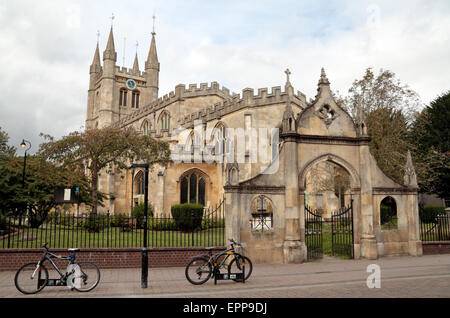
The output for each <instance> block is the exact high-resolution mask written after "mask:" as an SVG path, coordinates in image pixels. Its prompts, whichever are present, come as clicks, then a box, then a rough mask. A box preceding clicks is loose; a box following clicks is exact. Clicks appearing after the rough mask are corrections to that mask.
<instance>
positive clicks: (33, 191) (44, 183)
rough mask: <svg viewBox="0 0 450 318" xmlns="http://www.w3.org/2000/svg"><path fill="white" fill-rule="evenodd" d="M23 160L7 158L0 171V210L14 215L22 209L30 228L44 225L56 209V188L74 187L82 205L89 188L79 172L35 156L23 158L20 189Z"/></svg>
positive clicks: (85, 179)
mask: <svg viewBox="0 0 450 318" xmlns="http://www.w3.org/2000/svg"><path fill="white" fill-rule="evenodd" d="M22 169H23V159H22V158H20V157H11V158H9V159H8V160H5V161H4V164H3V165H2V167H1V168H0V174H1V178H0V209H1V210H3V211H4V212H10V213H11V212H12V213H13V214H18V213H19V212H23V211H21V210H22V209H24V207H26V212H27V216H28V220H29V222H30V225H31V226H32V227H38V226H39V225H41V224H42V222H44V221H45V219H46V218H47V216H48V213H49V211H50V210H51V209H52V208H54V207H56V206H57V204H56V203H55V201H54V198H53V196H54V190H55V187H56V186H72V185H77V186H78V187H79V188H80V190H81V191H80V193H81V195H82V201H86V199H88V198H89V197H87V195H86V194H87V193H88V190H89V184H88V182H87V178H86V177H85V176H84V174H83V173H82V171H79V170H78V171H76V170H72V169H67V168H65V167H62V166H57V165H55V164H53V163H51V162H47V161H45V160H43V159H42V158H41V157H39V156H29V157H27V169H26V175H25V183H24V185H25V186H22V173H23V170H22Z"/></svg>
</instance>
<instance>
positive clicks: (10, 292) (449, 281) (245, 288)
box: [0, 254, 450, 299]
mask: <svg viewBox="0 0 450 318" xmlns="http://www.w3.org/2000/svg"><path fill="white" fill-rule="evenodd" d="M370 264H377V265H379V266H380V269H381V286H380V287H381V288H368V287H367V279H368V277H369V275H370V274H371V273H368V272H367V267H368V266H369V265H370ZM14 274H15V272H13V271H0V298H17V297H24V298H37V297H51V298H55V297H58V298H60V297H61V298H68V297H70V298H71V297H89V298H93V297H97V298H103V297H108V298H111V297H113V298H114V297H120V298H129V297H139V298H144V297H153V298H157V297H160V298H178V297H180V298H236V299H241V298H247V297H251V298H301V297H314V298H315V297H320V298H334V297H358V298H360V297H375V298H380V297H383V298H384V297H389V298H390V297H407V298H409V297H426V298H428V297H432V298H438V297H439V298H450V254H447V255H427V256H422V257H409V256H404V257H384V258H380V259H378V260H341V259H335V258H328V257H326V258H324V259H322V260H319V261H314V262H308V263H304V264H275V265H268V264H254V266H253V273H252V276H251V278H250V279H249V280H248V281H246V282H245V284H242V283H235V282H233V281H218V282H217V285H214V281H213V280H209V281H208V282H207V283H205V284H203V285H200V286H194V285H192V284H190V283H189V282H188V281H187V280H186V278H185V276H184V268H182V267H175V268H151V269H149V282H148V288H146V289H142V288H141V283H140V275H141V272H140V269H103V270H101V281H100V284H99V285H98V286H97V288H96V289H94V290H93V291H91V292H89V293H78V292H76V291H70V290H69V289H68V288H67V287H46V288H45V289H44V290H43V291H41V292H40V293H38V294H36V295H31V296H27V295H22V294H21V293H20V292H19V291H17V290H16V288H15V286H14V281H13V280H14ZM54 277H55V278H56V276H54V274H53V275H52V273H50V278H54Z"/></svg>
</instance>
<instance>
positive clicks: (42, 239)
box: [0, 203, 226, 249]
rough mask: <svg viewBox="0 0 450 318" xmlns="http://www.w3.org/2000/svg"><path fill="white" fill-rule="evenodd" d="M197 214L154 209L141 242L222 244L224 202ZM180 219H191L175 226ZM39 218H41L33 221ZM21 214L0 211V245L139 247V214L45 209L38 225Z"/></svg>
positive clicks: (150, 244)
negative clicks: (85, 213)
mask: <svg viewBox="0 0 450 318" xmlns="http://www.w3.org/2000/svg"><path fill="white" fill-rule="evenodd" d="M205 211H207V213H204V215H203V216H202V217H199V218H195V217H189V218H186V219H182V218H181V219H179V220H178V221H177V220H175V219H174V218H172V217H171V216H170V215H154V216H151V217H148V219H147V229H146V230H147V240H148V241H147V246H148V247H149V248H150V247H153V248H166V247H206V246H225V245H226V243H225V220H224V204H223V203H221V204H219V205H218V206H216V207H215V209H209V210H205ZM180 222H184V223H188V224H192V226H191V228H188V229H186V226H183V230H180V228H181V227H180ZM37 223H41V222H37ZM37 223H36V222H35V220H33V219H31V218H29V217H26V216H23V217H17V216H9V217H5V216H3V217H1V223H0V248H3V249H5V248H40V247H41V246H42V245H43V244H44V243H46V242H47V243H48V246H49V247H52V248H69V247H79V248H140V247H143V246H144V231H145V229H144V221H143V217H140V218H135V217H131V216H126V215H109V214H98V215H90V216H76V215H73V214H62V213H61V214H52V215H49V216H48V217H47V218H46V219H45V220H44V221H43V222H42V223H41V224H39V226H37V225H38V224H37Z"/></svg>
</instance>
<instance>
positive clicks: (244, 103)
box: [113, 82, 306, 127]
mask: <svg viewBox="0 0 450 318" xmlns="http://www.w3.org/2000/svg"><path fill="white" fill-rule="evenodd" d="M210 95H217V96H220V97H222V98H223V101H221V102H218V103H215V104H214V105H211V106H209V107H206V108H204V109H202V110H200V111H196V112H193V113H191V114H189V115H187V116H184V117H182V118H178V124H179V125H180V126H185V127H186V126H192V125H193V123H194V121H195V120H202V121H210V120H214V119H218V118H221V117H223V116H225V115H227V114H230V113H233V112H235V111H238V110H241V109H243V108H248V107H260V106H268V105H273V104H280V103H286V102H287V101H288V92H287V91H286V90H285V91H282V89H281V87H280V86H275V87H272V89H271V91H270V92H269V89H268V88H259V89H258V93H257V94H255V93H254V89H252V88H245V89H243V90H242V94H237V93H232V94H230V90H229V89H228V88H226V87H220V86H219V84H218V83H217V82H212V83H211V84H210V85H208V84H207V83H200V85H198V84H189V85H188V88H186V85H184V84H179V85H177V86H176V87H175V91H171V92H169V93H168V94H166V95H164V96H163V97H160V98H158V100H156V101H154V102H152V103H150V104H149V105H147V106H145V107H142V108H140V109H138V110H136V111H134V112H133V113H131V114H129V115H127V116H124V117H122V118H121V120H120V121H118V122H116V123H115V124H113V126H115V127H124V126H126V125H128V124H130V123H132V122H135V121H137V120H139V119H141V118H142V117H146V116H148V115H149V114H151V113H153V112H157V111H159V110H160V109H163V108H165V107H167V106H168V105H170V104H173V103H175V102H178V101H183V100H184V99H185V98H193V97H200V96H210ZM290 102H291V103H292V104H296V105H298V106H299V107H301V108H305V107H306V96H305V94H303V93H301V92H300V91H297V94H294V95H293V96H290Z"/></svg>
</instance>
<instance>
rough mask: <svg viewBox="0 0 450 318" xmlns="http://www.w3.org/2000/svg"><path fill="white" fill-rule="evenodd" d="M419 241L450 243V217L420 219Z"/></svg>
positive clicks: (437, 216) (447, 215)
mask: <svg viewBox="0 0 450 318" xmlns="http://www.w3.org/2000/svg"><path fill="white" fill-rule="evenodd" d="M420 239H421V240H422V242H440V241H450V215H449V214H439V215H436V216H430V217H422V218H421V219H420Z"/></svg>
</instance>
